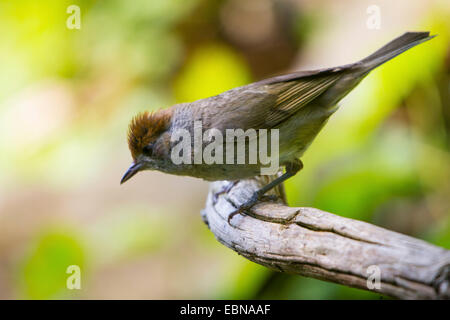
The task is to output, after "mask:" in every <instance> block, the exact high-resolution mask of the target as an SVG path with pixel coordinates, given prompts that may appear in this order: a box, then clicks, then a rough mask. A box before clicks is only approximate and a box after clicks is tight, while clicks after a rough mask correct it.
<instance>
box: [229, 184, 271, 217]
mask: <svg viewBox="0 0 450 320" xmlns="http://www.w3.org/2000/svg"><path fill="white" fill-rule="evenodd" d="M277 199H278V198H277V196H275V195H264V194H261V193H259V192H258V191H256V192H255V193H254V194H253V195H252V197H251V198H250V200H248V201H247V202H245V203H243V204H241V205H240V207H239V208H237V209H236V210H235V211H233V212H232V213H230V215H229V216H228V223H230V222H231V219H233V217H234V216H235V215H237V214H240V213H243V212H245V211H248V210H250V209H251V208H252V207H253V206H254V205H255V204H257V203H258V202H259V201H276V200H277Z"/></svg>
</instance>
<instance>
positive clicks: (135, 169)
mask: <svg viewBox="0 0 450 320" xmlns="http://www.w3.org/2000/svg"><path fill="white" fill-rule="evenodd" d="M141 167H142V164H140V163H139V162H138V163H133V164H132V165H131V167H130V168H129V169H128V170H127V172H125V174H124V175H123V177H122V180H120V184H122V183H124V182H126V181H128V180H130V179H131V178H132V177H133V176H134V175H135V174H136V173H138V172H139V170H140V169H141Z"/></svg>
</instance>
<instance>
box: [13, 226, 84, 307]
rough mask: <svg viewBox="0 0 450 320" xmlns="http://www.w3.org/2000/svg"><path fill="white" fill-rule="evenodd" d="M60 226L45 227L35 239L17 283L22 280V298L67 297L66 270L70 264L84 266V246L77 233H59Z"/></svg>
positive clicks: (82, 267) (68, 292) (60, 231)
mask: <svg viewBox="0 0 450 320" xmlns="http://www.w3.org/2000/svg"><path fill="white" fill-rule="evenodd" d="M61 229H63V228H59V229H58V230H56V231H48V232H46V233H44V234H42V235H41V236H40V237H38V239H37V240H36V244H35V248H32V249H31V253H30V256H29V257H27V258H26V260H25V263H24V267H23V271H22V272H21V273H20V275H19V283H22V282H23V288H22V291H23V294H24V297H23V298H27V299H55V298H61V297H70V296H71V294H70V293H75V294H76V291H69V290H67V288H66V279H67V277H68V275H67V273H66V270H67V268H68V267H69V266H70V265H77V266H79V267H80V268H81V269H84V264H85V261H84V253H83V252H84V250H83V249H84V248H83V247H82V246H81V244H80V241H79V240H77V237H75V236H71V235H70V234H66V233H62V230H61Z"/></svg>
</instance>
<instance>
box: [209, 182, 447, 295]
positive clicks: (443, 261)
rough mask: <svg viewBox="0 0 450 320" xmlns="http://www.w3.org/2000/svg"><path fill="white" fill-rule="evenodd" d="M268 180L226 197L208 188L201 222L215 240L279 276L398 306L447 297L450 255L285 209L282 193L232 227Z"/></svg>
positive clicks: (222, 185) (309, 211) (370, 228)
mask: <svg viewBox="0 0 450 320" xmlns="http://www.w3.org/2000/svg"><path fill="white" fill-rule="evenodd" d="M271 179H273V177H268V176H261V177H257V178H253V179H248V180H241V181H239V182H238V183H237V184H235V185H234V186H233V187H232V188H231V189H229V190H228V192H223V190H225V189H226V187H227V186H231V182H229V181H218V182H213V183H211V186H210V192H209V194H208V199H207V202H206V207H205V209H204V210H202V218H203V220H204V221H205V223H206V224H207V225H208V227H209V228H210V230H211V231H212V232H213V233H214V235H215V237H216V238H217V240H218V241H220V242H221V243H222V244H224V245H225V246H227V247H229V248H231V249H232V250H234V251H236V252H237V253H239V254H241V255H242V256H244V257H245V258H247V259H249V260H251V261H253V262H256V263H258V264H261V265H263V266H266V267H268V268H271V269H274V270H277V271H281V272H287V273H293V274H298V275H303V276H307V277H313V278H317V279H321V280H324V281H330V282H335V283H339V284H343V285H346V286H350V287H355V288H360V289H364V290H372V291H375V292H378V293H381V294H385V295H388V296H391V297H396V298H400V299H449V298H450V251H449V250H446V249H444V248H441V247H437V246H434V245H432V244H429V243H427V242H425V241H422V240H419V239H415V238H412V237H409V236H406V235H403V234H400V233H397V232H393V231H389V230H386V229H383V228H380V227H377V226H374V225H371V224H369V223H365V222H362V221H357V220H352V219H348V218H344V217H341V216H338V215H335V214H332V213H328V212H325V211H321V210H318V209H314V208H306V207H301V208H292V207H288V206H286V205H285V204H284V203H285V197H284V191H283V190H284V189H283V188H282V186H281V187H280V188H278V189H276V190H273V191H272V192H271V194H272V195H275V196H276V197H277V199H278V200H277V201H275V202H260V203H258V204H257V205H256V206H254V207H253V208H252V209H251V210H250V211H249V212H247V213H246V214H245V215H236V216H235V217H234V218H233V219H232V220H231V222H230V223H228V221H227V219H228V216H229V214H230V213H231V212H233V211H234V210H235V208H236V207H237V206H239V205H240V204H242V203H244V202H245V201H246V200H248V199H249V198H250V197H251V195H252V194H253V192H255V191H256V190H257V189H259V188H260V187H261V186H263V185H265V184H266V183H267V182H268V181H270V180H271ZM371 266H375V267H372V268H369V267H371ZM377 271H380V282H379V284H380V285H379V287H378V288H377V287H375V288H373V289H369V288H368V277H369V276H370V275H371V274H372V275H375V273H376V272H377ZM369 282H370V283H373V282H372V281H369ZM371 287H373V286H371Z"/></svg>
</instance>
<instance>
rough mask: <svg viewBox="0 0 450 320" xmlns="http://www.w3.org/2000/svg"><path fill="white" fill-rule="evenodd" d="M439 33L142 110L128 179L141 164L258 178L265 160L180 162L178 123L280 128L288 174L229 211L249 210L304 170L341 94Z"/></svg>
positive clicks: (132, 137)
mask: <svg viewBox="0 0 450 320" xmlns="http://www.w3.org/2000/svg"><path fill="white" fill-rule="evenodd" d="M433 37H434V36H430V35H429V32H407V33H405V34H403V35H402V36H400V37H398V38H396V39H394V40H392V41H391V42H389V43H388V44H386V45H385V46H384V47H382V48H381V49H379V50H378V51H376V52H374V53H373V54H371V55H370V56H368V57H367V58H364V59H362V60H360V61H358V62H356V63H352V64H348V65H343V66H339V67H335V68H327V69H322V70H314V71H302V72H294V73H290V74H286V75H282V76H277V77H273V78H269V79H266V80H262V81H259V82H255V83H251V84H249V85H245V86H242V87H238V88H234V89H231V90H229V91H226V92H224V93H222V94H219V95H217V96H214V97H210V98H206V99H201V100H197V101H195V102H192V103H181V104H177V105H174V106H172V107H170V108H168V109H162V110H159V111H156V112H154V113H149V112H145V113H141V114H139V115H137V116H136V117H134V118H133V120H132V121H131V123H130V126H129V131H128V145H129V149H130V151H131V155H132V157H133V160H134V162H133V164H132V165H131V167H130V168H129V169H128V171H127V172H126V173H125V175H124V176H123V178H122V180H121V183H124V182H125V181H127V180H129V179H130V178H131V177H132V176H134V175H135V174H136V173H137V172H139V171H142V170H159V171H162V172H165V173H170V174H176V175H186V176H192V177H198V178H203V179H205V180H210V181H214V180H239V179H244V178H249V177H253V176H256V175H258V174H259V173H260V169H261V167H262V166H263V165H262V164H261V162H257V163H247V164H236V163H235V164H227V163H223V164H217V163H213V164H206V163H197V164H194V163H181V164H175V163H173V161H172V158H171V155H172V149H173V148H174V145H175V144H176V141H174V140H173V139H172V135H173V134H174V133H175V132H176V131H177V130H179V129H185V130H186V131H187V132H189V133H192V134H193V133H194V122H195V121H201V123H202V126H203V130H206V129H212V128H214V129H217V130H218V132H219V133H223V135H224V136H225V134H226V133H225V131H226V130H227V129H243V130H247V129H250V128H253V129H278V130H279V131H278V132H279V141H278V142H279V159H278V160H279V164H280V166H284V167H285V170H286V172H285V173H284V174H283V175H281V176H279V177H278V178H277V179H275V180H273V181H272V182H271V183H269V184H268V185H266V186H264V187H263V188H261V189H260V190H258V191H257V192H256V193H255V194H254V195H253V196H252V198H251V199H250V200H249V201H248V202H246V203H245V204H243V205H242V206H241V207H239V208H237V210H236V211H235V212H233V213H232V214H231V215H230V216H229V220H230V219H231V218H232V217H233V216H234V215H235V214H236V213H239V212H242V211H245V210H248V209H250V208H251V207H252V206H253V205H254V204H255V203H256V202H257V201H258V200H259V199H260V198H261V197H262V196H263V195H264V194H265V193H266V192H267V191H268V190H270V189H272V188H274V187H275V186H277V185H278V184H280V183H282V182H283V181H285V180H286V179H288V178H290V177H292V176H294V175H295V174H296V173H297V172H298V171H299V170H300V169H302V167H303V164H302V162H301V161H300V159H299V158H300V157H301V156H302V154H303V153H304V151H305V150H306V149H307V148H308V146H309V145H310V144H311V142H312V141H313V139H314V138H315V137H316V135H317V134H318V133H319V131H320V130H321V129H322V127H323V126H324V125H325V123H326V122H327V120H328V118H329V117H330V116H331V115H332V114H333V113H334V112H335V111H336V110H337V103H338V102H339V100H341V99H342V98H343V97H344V96H345V95H347V94H348V93H349V92H350V91H351V90H352V89H353V88H354V87H355V86H356V85H357V84H358V83H359V82H360V81H361V80H362V79H363V78H364V77H365V76H366V75H367V74H368V73H369V72H370V71H371V70H373V69H374V68H376V67H378V66H380V65H381V64H383V63H385V62H386V61H388V60H390V59H392V58H394V57H396V56H397V55H399V54H401V53H402V52H404V51H406V50H408V49H410V48H412V47H414V46H416V45H418V44H420V43H422V42H424V41H427V40H429V39H431V38H433ZM223 143H225V142H223ZM192 144H193V142H192ZM193 149H195V148H192V150H193ZM246 150H248V146H247V149H246ZM191 152H193V151H191ZM234 156H235V155H234Z"/></svg>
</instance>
